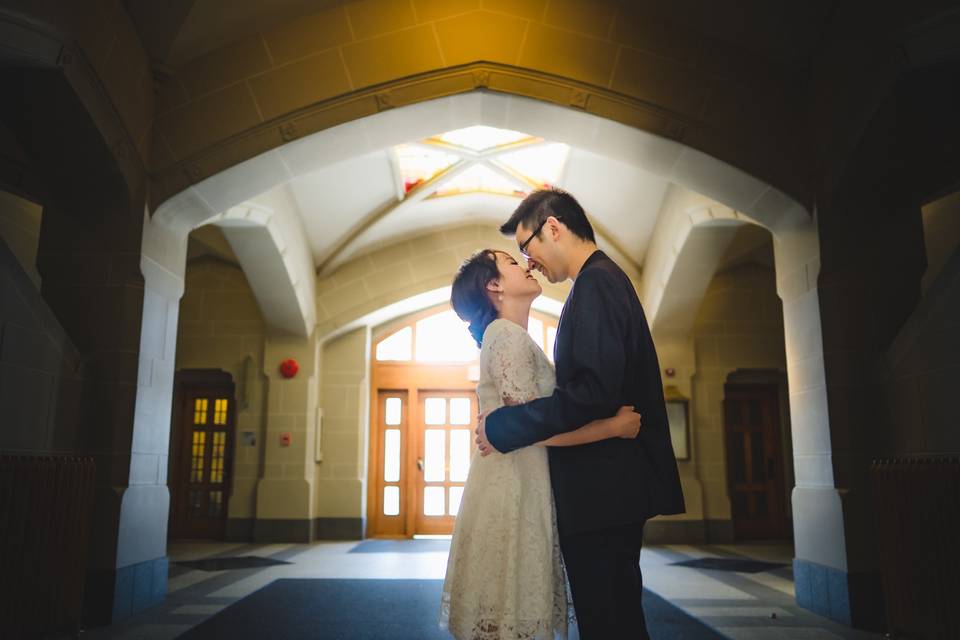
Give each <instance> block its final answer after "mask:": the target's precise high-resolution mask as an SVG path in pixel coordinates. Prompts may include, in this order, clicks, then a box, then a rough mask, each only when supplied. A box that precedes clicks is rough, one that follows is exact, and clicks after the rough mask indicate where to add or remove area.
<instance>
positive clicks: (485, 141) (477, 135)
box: [428, 125, 534, 151]
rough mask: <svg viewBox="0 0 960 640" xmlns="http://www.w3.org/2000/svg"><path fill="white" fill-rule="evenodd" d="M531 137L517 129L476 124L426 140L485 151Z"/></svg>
mask: <svg viewBox="0 0 960 640" xmlns="http://www.w3.org/2000/svg"><path fill="white" fill-rule="evenodd" d="M533 139H534V138H533V137H532V136H530V135H527V134H526V133H520V132H519V131H510V130H509V129H497V128H495V127H486V126H483V125H477V126H474V127H466V128H464V129H457V130H455V131H448V132H446V133H441V134H440V135H438V136H434V137H433V138H429V139H428V141H431V142H432V141H441V142H445V143H447V144H452V145H455V146H457V147H464V148H465V149H470V150H471V151H486V150H487V149H493V148H494V147H500V146H503V145H507V144H514V143H516V142H521V141H527V140H533Z"/></svg>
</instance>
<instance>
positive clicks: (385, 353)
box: [377, 327, 413, 362]
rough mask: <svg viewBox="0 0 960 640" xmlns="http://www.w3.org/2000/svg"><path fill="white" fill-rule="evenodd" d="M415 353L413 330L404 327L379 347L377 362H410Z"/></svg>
mask: <svg viewBox="0 0 960 640" xmlns="http://www.w3.org/2000/svg"><path fill="white" fill-rule="evenodd" d="M412 353H413V328H412V327H404V328H403V329H400V331H397V332H396V333H395V334H393V335H392V336H390V337H389V338H387V339H385V340H383V341H382V342H381V343H380V344H378V345H377V360H380V361H381V362H383V361H384V360H409V359H410V356H411V354H412Z"/></svg>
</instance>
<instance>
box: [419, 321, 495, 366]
mask: <svg viewBox="0 0 960 640" xmlns="http://www.w3.org/2000/svg"><path fill="white" fill-rule="evenodd" d="M479 356H480V351H479V349H477V343H476V342H474V341H473V338H472V337H470V331H469V330H468V329H467V323H466V322H464V321H463V320H461V319H460V318H458V317H457V314H455V313H454V312H453V311H444V312H443V313H438V314H436V315H433V316H430V317H429V318H424V319H423V320H420V321H419V322H417V360H418V361H419V362H472V361H474V360H476V359H477V358H478V357H479Z"/></svg>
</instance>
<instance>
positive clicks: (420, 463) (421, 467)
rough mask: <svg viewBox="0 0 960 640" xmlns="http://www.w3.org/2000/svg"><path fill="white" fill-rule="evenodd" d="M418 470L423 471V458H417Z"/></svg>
mask: <svg viewBox="0 0 960 640" xmlns="http://www.w3.org/2000/svg"><path fill="white" fill-rule="evenodd" d="M417 469H419V470H420V471H423V458H417Z"/></svg>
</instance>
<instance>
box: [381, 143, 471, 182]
mask: <svg viewBox="0 0 960 640" xmlns="http://www.w3.org/2000/svg"><path fill="white" fill-rule="evenodd" d="M394 150H395V151H396V154H397V164H398V165H399V166H400V176H401V177H402V178H403V189H404V192H408V191H410V190H411V189H413V188H414V187H416V186H418V185H420V184H422V183H424V182H426V181H427V180H429V179H430V178H432V177H433V176H435V175H437V174H438V173H440V172H441V171H443V170H444V169H447V168H448V167H450V166H452V165H453V164H454V163H456V162H457V160H458V159H459V157H458V156H456V155H454V154H452V153H447V152H445V151H444V150H443V149H439V148H438V149H437V150H436V151H434V150H432V149H427V148H425V147H423V146H420V145H410V144H401V145H397V146H396V147H394Z"/></svg>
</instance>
